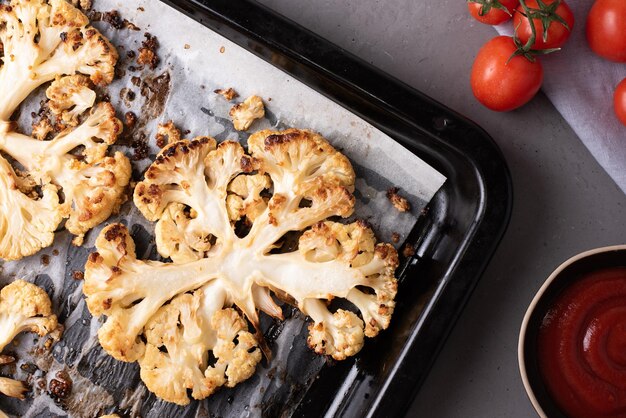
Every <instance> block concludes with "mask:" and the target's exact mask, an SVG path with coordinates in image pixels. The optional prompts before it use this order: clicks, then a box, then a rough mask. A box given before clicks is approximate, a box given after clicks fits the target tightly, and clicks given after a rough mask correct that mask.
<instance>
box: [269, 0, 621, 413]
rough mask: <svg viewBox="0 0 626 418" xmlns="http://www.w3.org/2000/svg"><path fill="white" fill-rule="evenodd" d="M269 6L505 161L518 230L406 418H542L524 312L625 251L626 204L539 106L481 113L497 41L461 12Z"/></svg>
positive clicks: (462, 8) (411, 4)
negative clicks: (487, 59)
mask: <svg viewBox="0 0 626 418" xmlns="http://www.w3.org/2000/svg"><path fill="white" fill-rule="evenodd" d="M261 3H263V4H265V5H267V6H269V7H270V8H272V9H274V10H276V11H278V12H279V13H281V14H283V15H285V16H287V17H289V18H291V19H292V20H294V21H296V22H298V23H300V24H301V25H303V26H305V27H306V28H308V29H311V30H312V31H314V32H316V33H318V34H319V35H321V36H323V37H325V38H327V39H328V40H330V41H332V42H334V43H335V44H337V45H339V46H341V47H343V48H345V49H346V50H348V51H350V52H352V53H354V54H355V55H357V56H359V57H361V58H362V59H364V60H366V61H367V62H369V63H372V64H373V65H375V66H376V67H378V68H380V69H382V70H384V71H386V72H388V73H389V74H391V75H393V76H395V77H397V78H399V79H400V80H402V81H404V82H406V83H408V84H409V85H411V86H413V87H415V88H417V89H418V90H421V91H422V92H424V93H426V94H428V95H429V96H431V97H433V98H434V99H436V100H438V101H440V102H441V103H443V104H445V105H447V106H449V107H451V108H452V109H454V110H456V111H458V112H460V113H462V114H464V115H466V116H468V117H469V118H470V119H473V120H474V121H476V122H477V123H478V124H479V125H481V126H482V127H483V128H484V129H485V130H487V132H489V133H490V134H491V135H492V136H493V138H494V139H495V141H496V142H497V143H498V145H499V146H500V148H501V149H502V151H503V153H504V155H505V157H506V160H507V161H508V164H509V167H510V169H511V173H512V176H513V184H514V193H515V203H514V206H513V215H512V218H511V223H510V225H509V228H508V231H507V233H506V235H505V236H504V239H503V240H502V243H501V244H500V246H499V248H498V250H497V251H496V253H495V256H494V258H493V260H492V261H491V263H490V265H489V267H488V268H487V271H486V272H485V274H484V276H483V277H482V279H481V281H480V283H479V284H478V287H477V288H476V291H475V292H474V294H473V296H472V298H471V299H470V302H469V303H468V305H467V307H466V308H465V310H464V312H463V315H462V316H461V318H460V319H459V321H458V322H457V324H456V326H455V328H454V330H453V331H452V333H451V335H450V337H449V338H448V340H447V342H446V345H445V347H444V349H443V351H442V352H441V354H440V355H439V357H438V358H437V360H436V362H435V365H434V367H433V369H432V371H431V373H430V375H429V377H428V379H427V380H426V382H425V383H424V385H423V386H422V388H421V389H420V391H419V393H418V395H417V397H416V398H415V401H414V403H413V405H412V407H411V409H410V411H409V416H420V417H463V418H466V417H509V416H515V417H518V416H519V417H524V416H534V415H535V414H534V411H533V409H532V406H531V404H530V402H529V401H528V400H527V398H526V394H525V392H524V388H523V386H522V382H521V380H520V378H519V373H518V368H517V367H518V366H517V336H518V330H519V326H520V323H521V321H522V317H523V315H524V312H525V310H526V307H527V306H528V304H529V303H530V301H531V299H532V297H533V295H534V293H535V292H536V291H537V290H538V288H539V287H540V285H541V283H542V282H543V281H544V280H545V278H546V277H547V276H548V275H549V274H550V273H551V272H552V270H554V268H555V267H556V266H557V265H558V264H560V263H561V262H562V261H564V260H565V259H567V258H569V257H570V256H572V255H574V254H576V253H579V252H581V251H584V250H587V249H591V248H595V247H600V246H605V245H610V244H623V243H624V242H625V241H626V222H624V219H625V215H626V213H625V208H626V196H625V195H624V194H623V193H622V192H621V191H620V190H619V189H618V188H617V186H616V185H615V183H614V182H613V181H612V180H611V178H610V177H609V176H608V175H607V174H606V173H605V172H604V171H603V169H602V168H601V167H600V166H599V165H598V164H597V162H596V161H595V160H594V159H593V157H592V156H591V155H590V154H589V152H588V151H587V149H586V148H585V147H584V145H583V144H582V143H581V142H580V140H579V139H578V137H577V136H576V134H575V133H574V132H573V131H572V130H571V128H570V127H569V126H568V124H567V123H566V122H565V121H564V120H563V119H562V118H561V116H560V115H559V113H558V112H557V111H556V110H555V109H554V107H553V106H552V104H551V103H550V102H549V100H548V99H547V98H546V97H545V96H543V95H542V94H540V95H539V96H538V97H536V98H535V99H534V100H533V101H532V102H531V103H530V104H529V105H527V106H525V107H524V108H522V109H520V110H517V111H514V112H511V113H506V114H499V113H493V112H490V111H488V110H487V109H485V108H483V107H482V106H480V105H479V104H478V103H477V102H476V100H475V99H474V97H473V96H472V92H471V90H470V87H469V76H468V74H469V71H470V68H471V65H472V61H473V59H474V56H475V54H476V52H477V51H478V49H479V48H480V46H481V45H482V44H483V43H485V42H486V41H487V40H489V39H490V38H491V37H493V36H494V35H495V31H494V30H493V29H492V28H490V27H488V26H484V25H482V24H480V23H477V22H475V21H474V20H472V19H471V18H470V17H469V16H468V14H467V8H466V5H465V2H464V0H439V1H431V0H307V1H294V0H261Z"/></svg>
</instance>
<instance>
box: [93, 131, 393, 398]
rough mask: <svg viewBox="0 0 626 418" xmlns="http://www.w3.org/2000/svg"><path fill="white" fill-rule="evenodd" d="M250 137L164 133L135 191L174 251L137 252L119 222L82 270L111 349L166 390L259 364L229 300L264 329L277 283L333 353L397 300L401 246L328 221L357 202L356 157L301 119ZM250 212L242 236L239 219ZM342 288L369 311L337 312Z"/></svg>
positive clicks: (275, 311)
mask: <svg viewBox="0 0 626 418" xmlns="http://www.w3.org/2000/svg"><path fill="white" fill-rule="evenodd" d="M248 149H249V151H250V154H246V153H245V152H244V149H243V147H242V146H241V145H239V144H238V143H234V142H229V141H226V142H223V143H221V144H220V145H219V146H217V147H216V142H215V140H213V139H211V138H201V139H196V140H193V141H186V140H183V141H179V142H176V143H173V144H170V145H168V146H167V147H166V148H165V149H163V150H162V151H161V153H160V154H159V156H158V157H157V160H156V161H155V162H154V163H153V164H152V166H151V167H150V168H149V169H148V170H147V171H146V175H145V179H144V180H143V181H142V182H140V183H138V184H137V187H136V188H135V192H134V200H135V203H136V204H137V207H138V208H139V210H140V211H141V212H142V213H143V214H144V216H145V217H146V218H148V219H150V220H152V221H157V225H156V230H155V231H156V236H157V239H156V243H157V249H158V251H159V253H160V254H161V255H163V256H166V257H167V256H169V257H171V259H172V261H173V262H171V263H161V262H155V261H141V260H137V258H136V255H135V252H134V244H133V241H132V239H131V237H130V235H129V234H128V230H127V229H126V227H124V226H123V225H120V224H115V225H110V226H108V227H107V228H105V229H104V230H103V231H102V232H101V234H100V236H99V237H98V239H97V241H96V249H97V252H96V253H94V254H92V255H91V256H90V257H89V260H88V262H87V265H86V268H85V283H84V286H83V291H84V293H85V295H86V297H87V306H88V308H89V310H90V311H91V312H92V314H94V315H106V316H107V320H106V321H105V323H104V325H103V326H102V328H101V329H100V331H99V334H98V336H99V339H100V343H101V345H102V347H103V348H104V349H105V350H106V351H107V352H108V353H109V354H111V355H112V356H114V357H115V358H117V359H120V360H123V361H138V362H139V363H140V366H141V376H142V378H143V379H144V381H145V382H146V385H147V386H148V388H149V389H150V390H151V391H153V392H155V393H156V394H157V395H158V396H159V397H161V398H163V399H165V400H168V401H171V402H176V403H180V404H185V403H187V402H188V396H187V390H188V389H191V391H192V396H193V397H194V398H196V399H201V398H204V397H206V396H209V395H210V394H211V393H213V391H214V390H215V389H216V388H217V387H219V386H222V385H226V386H233V385H235V384H236V383H238V382H240V381H242V380H245V379H247V378H248V377H250V376H251V375H252V373H253V371H254V369H255V367H256V364H257V363H258V361H259V359H260V355H261V354H260V349H259V346H263V345H262V341H257V340H256V339H255V337H254V336H253V335H252V334H251V333H249V332H248V331H247V323H246V321H245V320H244V318H243V317H242V316H240V315H239V314H238V312H237V311H235V310H234V309H232V308H233V307H236V308H237V309H238V310H239V311H241V312H242V313H243V315H244V316H245V318H246V319H247V320H248V321H249V322H250V323H251V324H252V326H253V327H255V328H256V329H257V330H258V329H259V316H258V311H259V310H261V311H263V312H265V313H267V314H269V315H272V316H274V317H278V318H282V310H281V308H280V307H279V306H278V305H277V304H276V303H275V302H274V300H273V298H272V296H271V292H275V293H277V294H279V295H280V296H281V298H283V299H289V300H291V301H292V302H293V304H294V305H296V306H297V307H298V308H299V309H300V310H301V311H302V312H304V313H305V314H307V315H309V316H310V317H311V318H312V320H313V324H312V325H311V327H310V336H309V345H310V346H311V347H312V348H313V349H314V350H315V351H316V352H318V353H320V354H325V355H330V356H333V357H334V358H336V359H338V360H340V359H344V358H346V357H348V356H352V355H354V354H356V353H357V352H358V351H359V350H360V349H361V348H362V346H363V344H364V339H365V337H373V336H375V335H376V334H378V332H379V331H380V330H382V329H385V328H387V327H388V325H389V320H390V318H391V314H392V312H393V308H394V298H395V295H396V290H397V282H396V279H395V277H394V271H395V269H396V267H397V265H398V257H397V254H396V252H395V250H394V248H393V247H392V246H391V245H389V244H377V243H376V238H375V236H374V233H373V231H372V230H371V228H369V226H368V225H367V224H366V223H365V222H361V221H356V222H353V223H351V224H349V225H344V224H340V223H337V222H330V221H327V219H328V218H329V217H333V216H342V217H347V216H349V215H351V214H352V212H353V210H354V203H355V202H354V196H353V195H352V191H353V190H354V181H355V176H354V171H353V169H352V166H351V165H350V162H349V161H348V160H347V158H346V157H345V156H343V155H342V154H341V153H339V152H338V151H336V150H335V149H334V148H333V147H332V146H331V145H330V144H329V143H328V142H327V141H326V140H325V139H324V138H322V137H321V136H320V135H318V134H315V133H313V132H309V131H303V130H297V129H289V130H286V131H282V132H273V131H262V132H258V133H256V134H254V135H252V136H251V137H250V138H249V140H248ZM270 195H271V198H269V200H267V201H266V199H267V198H268V196H270ZM243 217H245V218H246V222H248V223H249V224H250V225H249V227H250V229H249V231H248V232H247V234H245V233H241V231H236V228H238V223H239V221H240V220H241V219H242V218H243ZM291 231H301V232H303V233H302V235H301V236H300V238H299V241H298V247H297V249H295V250H290V248H293V247H291V246H290V245H285V239H286V238H285V236H286V235H287V234H288V233H290V232H291ZM333 298H344V299H347V300H348V301H350V302H352V304H353V305H354V306H356V308H358V309H359V310H360V314H361V317H362V319H361V318H359V316H357V314H356V313H354V312H349V311H346V310H338V311H336V312H334V313H333V312H331V311H330V310H329V308H328V307H327V302H328V301H330V300H331V299H333ZM168 301H169V303H168ZM208 351H211V352H212V353H213V356H214V357H215V358H216V361H215V363H214V364H207V363H206V361H207V360H206V355H207V352H208Z"/></svg>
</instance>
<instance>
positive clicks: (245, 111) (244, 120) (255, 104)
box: [230, 96, 265, 131]
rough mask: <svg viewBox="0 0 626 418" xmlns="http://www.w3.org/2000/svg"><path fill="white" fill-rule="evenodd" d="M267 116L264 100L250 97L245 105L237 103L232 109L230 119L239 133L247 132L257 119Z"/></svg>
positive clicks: (245, 101) (244, 102)
mask: <svg viewBox="0 0 626 418" xmlns="http://www.w3.org/2000/svg"><path fill="white" fill-rule="evenodd" d="M264 116H265V107H264V106H263V100H262V99H261V98H260V97H259V96H250V97H248V98H247V99H246V100H244V101H243V103H237V104H236V105H234V106H233V107H232V108H231V109H230V117H231V119H232V120H233V125H234V126H235V129H237V130H238V131H246V130H248V128H249V127H250V125H252V122H254V121H255V120H256V119H261V118H262V117H264Z"/></svg>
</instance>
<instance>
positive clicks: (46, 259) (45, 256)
mask: <svg viewBox="0 0 626 418" xmlns="http://www.w3.org/2000/svg"><path fill="white" fill-rule="evenodd" d="M49 264H50V256H49V255H48V254H42V255H41V265H42V266H47V265H49Z"/></svg>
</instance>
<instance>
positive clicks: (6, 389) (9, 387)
mask: <svg viewBox="0 0 626 418" xmlns="http://www.w3.org/2000/svg"><path fill="white" fill-rule="evenodd" d="M27 391H28V387H26V385H25V384H24V382H20V381H19V380H13V379H9V378H8V377H0V393H2V394H3V395H5V396H10V397H12V398H18V399H24V394H25V393H26V392H27ZM0 416H2V411H0Z"/></svg>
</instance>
